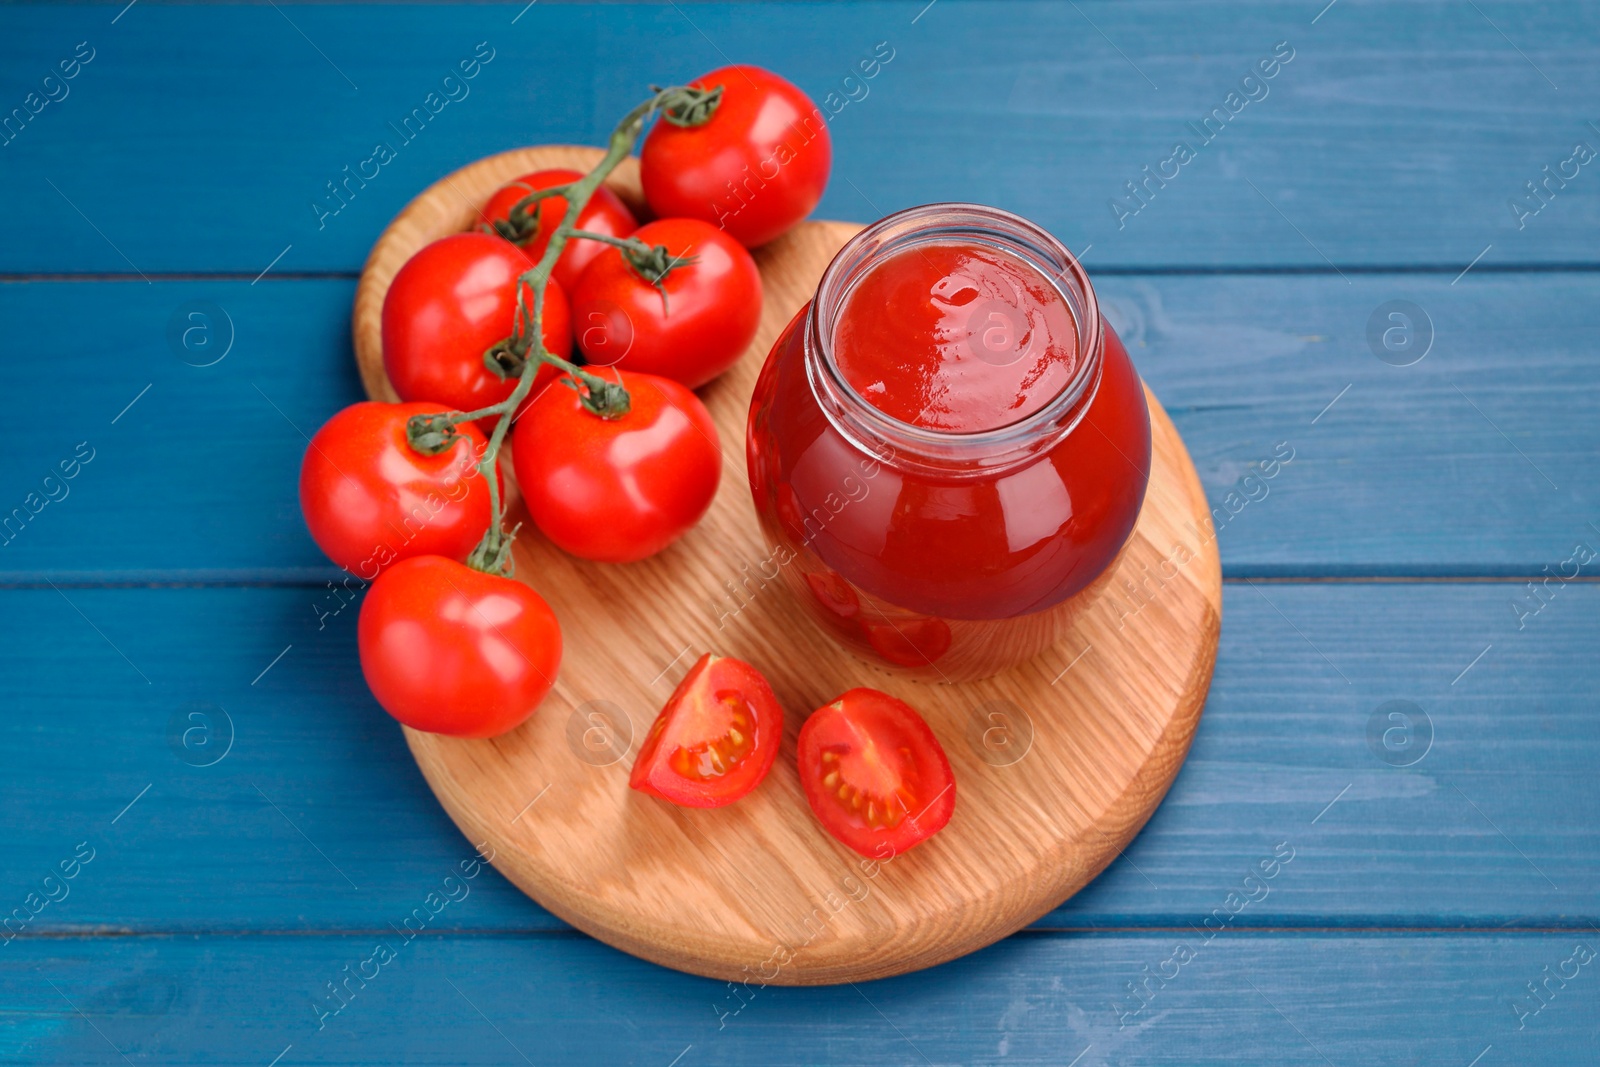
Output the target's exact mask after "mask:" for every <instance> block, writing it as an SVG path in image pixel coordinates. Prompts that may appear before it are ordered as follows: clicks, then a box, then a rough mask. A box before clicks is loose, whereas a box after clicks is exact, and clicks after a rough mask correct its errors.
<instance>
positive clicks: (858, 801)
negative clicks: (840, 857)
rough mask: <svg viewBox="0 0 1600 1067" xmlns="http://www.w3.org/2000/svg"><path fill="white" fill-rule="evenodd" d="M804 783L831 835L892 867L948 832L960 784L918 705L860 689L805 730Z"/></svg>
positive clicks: (802, 729)
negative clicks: (892, 860) (909, 851)
mask: <svg viewBox="0 0 1600 1067" xmlns="http://www.w3.org/2000/svg"><path fill="white" fill-rule="evenodd" d="M799 757H800V784H801V786H803V787H804V789H805V791H806V800H807V801H809V802H810V804H811V810H812V811H813V812H814V813H815V814H816V816H817V819H818V821H820V822H821V823H822V826H823V829H825V830H827V831H828V833H830V834H832V835H833V836H834V837H835V838H836V839H837V840H839V841H840V842H842V843H843V844H846V845H849V846H850V847H851V848H853V849H855V850H856V851H857V852H859V853H861V854H862V855H863V856H866V857H868V858H870V859H877V860H886V859H890V858H892V857H894V856H897V855H899V854H900V853H902V852H904V851H905V850H906V849H908V848H910V847H911V846H913V845H915V844H917V843H918V842H920V841H926V840H927V839H928V838H930V837H932V836H933V835H934V834H936V833H938V832H939V831H940V830H942V829H943V828H944V825H945V823H947V822H949V821H950V816H951V815H952V814H953V813H954V812H955V810H956V779H955V775H954V774H953V773H951V770H950V760H949V758H948V757H947V756H946V755H945V754H944V749H943V748H941V747H940V745H939V739H938V738H936V737H934V736H933V731H932V730H930V729H929V728H928V724H927V723H926V722H924V721H923V719H922V716H920V715H918V714H917V713H916V712H915V711H914V710H912V708H911V705H909V704H907V703H906V702H905V701H903V700H897V699H895V698H894V697H892V696H890V695H889V694H887V693H880V692H878V691H877V690H876V689H852V690H850V691H849V692H848V693H846V694H844V696H842V697H840V698H839V699H838V700H835V701H834V702H833V703H832V704H829V705H827V706H826V707H822V708H819V709H817V710H816V711H815V712H813V713H812V714H811V718H809V719H807V720H806V723H805V725H804V726H802V727H800V753H799Z"/></svg>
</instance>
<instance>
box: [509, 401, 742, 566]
mask: <svg viewBox="0 0 1600 1067" xmlns="http://www.w3.org/2000/svg"><path fill="white" fill-rule="evenodd" d="M610 373H611V374H617V375H618V376H619V379H620V381H621V383H622V385H623V387H624V388H626V389H627V390H628V394H629V396H630V397H631V400H632V406H631V408H630V409H629V411H628V413H627V414H626V415H624V416H622V417H621V418H617V419H602V418H600V417H599V416H598V415H592V414H590V413H589V412H588V411H585V410H584V409H583V407H582V405H581V403H580V402H579V398H578V394H577V393H576V392H575V391H574V390H572V389H569V388H567V387H566V385H565V384H563V383H559V382H558V383H556V384H555V385H552V386H551V387H550V388H548V389H546V390H545V391H544V392H543V393H541V394H540V395H539V396H538V397H537V398H535V400H534V401H533V403H532V404H530V405H528V407H527V408H526V409H525V410H524V412H523V415H522V417H521V419H519V420H518V421H517V424H516V428H515V430H514V431H513V436H512V444H511V460H512V466H513V467H514V469H515V470H516V475H517V484H518V485H519V486H520V487H521V489H522V495H523V498H524V499H525V500H526V501H527V504H528V512H529V514H530V515H532V516H533V521H534V523H535V524H536V525H537V526H538V527H539V529H540V530H542V531H543V532H544V534H545V536H546V537H548V538H550V540H552V541H554V542H555V543H556V544H557V545H559V546H561V547H562V548H564V549H566V550H567V551H568V552H571V553H572V554H573V555H575V556H582V557H583V558H584V559H592V560H599V561H602V562H606V563H630V562H632V561H634V560H639V559H644V558H645V557H646V556H651V555H654V554H655V553H657V552H659V551H661V550H662V549H663V548H666V547H667V546H668V545H670V544H671V543H672V542H674V541H676V540H677V539H678V538H679V537H681V536H683V534H684V533H685V532H687V531H688V529H689V528H690V527H691V526H693V525H694V524H695V523H696V522H699V521H700V516H702V515H704V514H705V512H706V509H707V508H708V507H710V506H711V499H712V497H714V496H716V492H717V482H718V479H719V478H720V477H721V474H722V446H721V444H720V443H719V441H718V438H717V428H716V425H715V424H714V423H712V421H711V414H710V413H709V412H708V411H706V408H705V405H704V404H702V403H700V400H699V398H698V397H696V396H695V395H694V394H693V393H691V392H690V391H689V390H688V389H686V388H684V387H683V386H682V385H679V384H678V383H677V382H675V381H672V380H671V379H669V378H658V377H656V376H655V375H652V374H631V373H629V372H627V371H620V372H617V371H612V372H610Z"/></svg>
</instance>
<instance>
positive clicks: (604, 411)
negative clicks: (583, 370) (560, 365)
mask: <svg viewBox="0 0 1600 1067" xmlns="http://www.w3.org/2000/svg"><path fill="white" fill-rule="evenodd" d="M558 380H559V381H560V382H561V384H562V385H564V386H566V387H567V388H568V389H571V390H572V391H573V392H574V393H577V394H578V402H579V403H580V404H582V405H583V409H584V410H585V411H587V412H588V413H589V414H591V415H597V416H599V417H600V418H602V419H620V418H622V416H624V415H626V414H627V413H628V412H629V411H631V410H632V409H633V398H632V397H630V396H628V390H627V387H625V386H624V385H622V384H621V383H620V382H608V381H606V380H605V379H604V378H596V377H594V376H593V375H585V376H584V378H583V380H582V381H579V380H578V379H577V378H572V377H564V378H560V379H558Z"/></svg>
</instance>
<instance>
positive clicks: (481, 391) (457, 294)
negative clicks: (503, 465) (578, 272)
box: [383, 233, 572, 433]
mask: <svg viewBox="0 0 1600 1067" xmlns="http://www.w3.org/2000/svg"><path fill="white" fill-rule="evenodd" d="M532 268H533V261H532V260H530V259H529V258H528V257H527V256H526V255H525V254H524V253H523V251H522V249H520V248H518V247H517V246H516V245H513V244H511V243H510V242H509V241H502V240H501V239H500V238H498V237H491V236H490V235H489V234H486V233H457V234H452V235H451V236H449V237H441V238H440V239H439V240H437V241H435V242H433V243H432V244H430V245H427V246H426V247H424V248H423V249H422V250H421V251H420V252H418V253H417V254H416V255H414V256H412V257H411V258H410V259H408V260H406V263H405V265H404V266H403V267H401V268H400V272H399V273H398V274H396V275H395V276H394V281H393V282H391V283H390V285H389V292H388V294H387V295H386V296H385V297H384V299H383V367H384V370H386V371H388V373H389V381H391V382H392V383H394V389H395V392H397V393H399V394H400V399H402V400H420V401H423V402H426V403H429V404H432V405H434V407H435V410H438V409H439V408H441V407H442V408H454V409H455V410H457V411H476V410H477V409H479V408H486V407H488V406H489V405H491V404H498V403H499V402H500V401H502V400H504V399H505V398H506V397H508V396H510V395H511V391H512V390H513V389H515V388H516V387H517V381H516V379H515V378H506V379H504V380H502V379H500V378H498V377H496V376H495V374H494V373H493V372H492V371H490V370H489V368H488V367H486V366H484V363H483V354H484V352H485V351H487V350H488V349H489V347H490V346H492V345H493V344H494V343H495V342H496V341H500V340H503V339H504V338H507V337H510V336H511V332H512V330H513V329H514V328H515V327H516V325H517V323H518V321H519V314H518V311H517V297H516V286H517V276H518V275H520V274H522V273H523V272H524V271H527V270H531V269H532ZM528 304H529V307H530V309H531V307H532V304H533V293H532V291H531V290H530V291H529V292H528ZM543 322H544V330H543V333H544V345H545V348H547V349H549V351H550V352H551V353H553V354H554V355H557V356H560V357H562V358H563V359H565V358H566V357H568V356H570V355H571V354H572V325H571V319H570V314H569V312H568V310H567V297H566V294H565V293H564V292H562V290H561V286H560V285H559V284H558V283H555V282H552V283H551V284H550V285H549V286H548V287H547V288H546V289H545V302H544V320H543ZM555 376H556V371H555V369H554V368H553V367H548V366H546V367H541V368H540V370H539V378H538V379H537V380H536V381H535V385H534V387H535V389H537V388H539V387H540V386H541V385H543V384H544V383H545V382H547V381H549V380H551V379H553V378H554V377H555ZM483 421H484V422H486V423H487V424H488V425H487V427H486V428H485V430H484V432H485V433H490V432H493V430H494V422H493V420H490V419H485V420H483Z"/></svg>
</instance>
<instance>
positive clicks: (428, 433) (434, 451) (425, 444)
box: [406, 412, 463, 456]
mask: <svg viewBox="0 0 1600 1067" xmlns="http://www.w3.org/2000/svg"><path fill="white" fill-rule="evenodd" d="M461 421H463V420H461V419H457V418H454V417H452V416H451V415H449V414H446V413H444V412H440V413H438V414H434V415H413V416H411V417H410V418H409V419H407V420H406V444H408V445H410V446H411V448H412V450H413V451H415V452H420V453H421V454H422V455H424V456H437V455H439V454H440V453H441V452H448V451H449V450H450V449H451V448H452V447H454V446H455V443H456V439H457V438H459V437H460V436H461V435H460V434H458V433H456V423H458V422H461Z"/></svg>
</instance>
